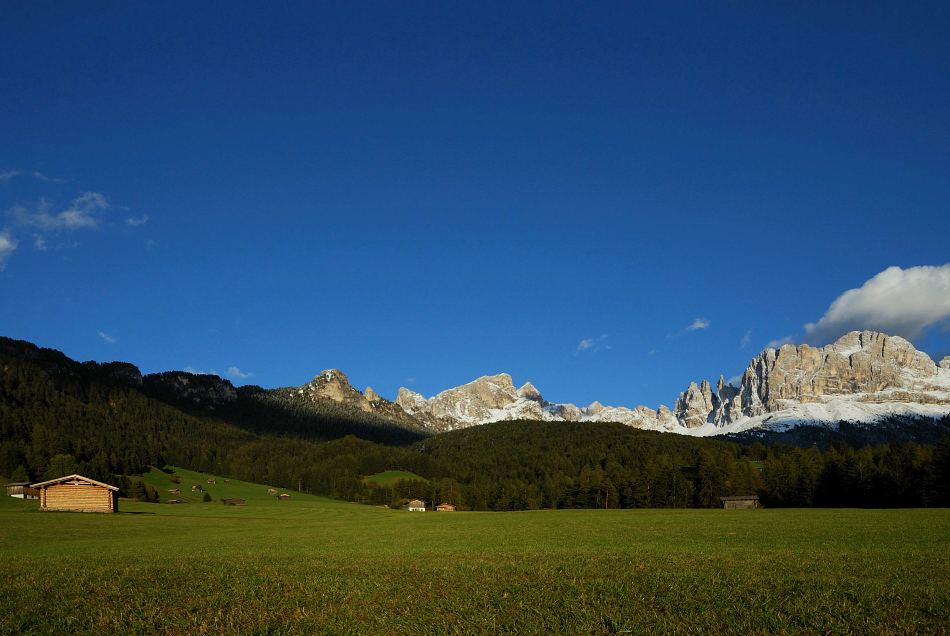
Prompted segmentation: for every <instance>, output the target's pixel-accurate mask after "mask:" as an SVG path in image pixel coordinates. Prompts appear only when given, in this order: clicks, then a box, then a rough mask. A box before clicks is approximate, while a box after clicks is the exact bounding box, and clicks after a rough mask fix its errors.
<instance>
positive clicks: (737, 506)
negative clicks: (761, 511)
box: [719, 495, 759, 510]
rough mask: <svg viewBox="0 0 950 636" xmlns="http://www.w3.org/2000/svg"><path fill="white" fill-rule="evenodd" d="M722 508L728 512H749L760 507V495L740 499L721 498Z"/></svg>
mask: <svg viewBox="0 0 950 636" xmlns="http://www.w3.org/2000/svg"><path fill="white" fill-rule="evenodd" d="M719 501H720V502H722V507H723V508H725V509H726V510H747V509H750V508H758V507H759V496H758V495H740V496H738V497H720V498H719Z"/></svg>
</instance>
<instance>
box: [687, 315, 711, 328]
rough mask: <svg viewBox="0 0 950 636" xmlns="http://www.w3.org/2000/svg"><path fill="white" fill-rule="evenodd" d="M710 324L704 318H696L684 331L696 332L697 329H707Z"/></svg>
mask: <svg viewBox="0 0 950 636" xmlns="http://www.w3.org/2000/svg"><path fill="white" fill-rule="evenodd" d="M710 324H711V323H710V322H709V320H707V319H706V318H697V319H696V320H694V321H693V324H691V325H690V326H689V327H687V328H686V329H685V331H696V330H697V329H708V328H709V325H710Z"/></svg>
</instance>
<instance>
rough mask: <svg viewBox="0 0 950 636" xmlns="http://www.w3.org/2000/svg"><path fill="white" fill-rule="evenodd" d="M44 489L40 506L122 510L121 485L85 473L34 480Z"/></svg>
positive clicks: (89, 510)
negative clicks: (112, 484)
mask: <svg viewBox="0 0 950 636" xmlns="http://www.w3.org/2000/svg"><path fill="white" fill-rule="evenodd" d="M33 488H35V489H37V490H39V491H40V510H68V511H73V512H118V511H119V489H118V488H116V487H115V486H110V485H109V484H104V483H102V482H101V481H96V480H95V479H89V478H88V477H83V476H82V475H68V476H66V477H60V478H59V479H50V480H49V481H44V482H40V483H38V484H33Z"/></svg>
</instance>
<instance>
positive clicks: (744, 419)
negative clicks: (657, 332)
mask: <svg viewBox="0 0 950 636" xmlns="http://www.w3.org/2000/svg"><path fill="white" fill-rule="evenodd" d="M396 404H398V405H399V406H401V407H402V408H403V409H404V410H405V411H406V412H407V413H409V414H410V415H413V416H414V417H428V418H436V419H438V420H442V421H443V422H445V425H444V426H443V427H442V428H443V430H449V429H452V428H464V427H467V426H474V425H478V424H484V423H488V422H496V421H500V420H511V419H534V420H549V421H550V420H555V421H560V420H566V421H589V422H620V423H623V424H627V425H630V426H635V427H637V428H644V429H651V430H660V431H671V432H677V433H685V434H690V435H702V436H705V435H720V434H725V433H734V432H741V431H747V430H750V429H756V428H762V427H766V428H769V429H774V430H781V429H784V428H788V427H791V426H795V425H797V424H799V423H807V424H816V423H829V424H831V423H835V422H839V421H852V422H872V421H875V420H878V419H881V418H884V417H889V416H895V415H897V416H921V417H940V416H943V415H947V414H950V356H948V357H947V358H944V359H943V360H942V361H941V362H940V364H939V365H938V364H935V363H934V361H933V360H931V359H930V357H929V356H928V355H927V354H925V353H923V352H921V351H917V350H916V349H915V348H914V346H913V345H912V344H911V343H910V342H908V341H907V340H904V339H903V338H900V337H897V336H893V337H892V336H887V335H885V334H881V333H877V332H873V331H863V332H858V331H853V332H851V333H848V334H846V335H844V336H842V337H841V338H840V339H839V340H838V341H837V342H835V343H833V344H830V345H828V346H826V347H821V348H816V347H810V346H808V345H800V346H798V347H796V346H794V345H791V344H788V345H784V346H782V347H781V348H779V349H777V350H776V349H766V350H765V351H763V352H762V353H761V354H760V355H759V356H758V357H757V358H754V359H753V360H752V361H751V362H750V363H749V367H748V368H747V369H746V371H745V374H744V375H743V377H742V382H741V383H740V385H739V386H738V387H734V386H731V385H728V384H726V383H725V382H724V381H723V379H722V376H720V378H719V381H718V382H717V384H716V389H715V391H714V390H713V387H712V386H711V385H710V383H709V382H708V381H706V380H704V381H703V382H702V383H701V384H699V385H697V384H696V383H695V382H694V383H691V384H690V385H689V387H688V388H687V390H686V391H684V392H683V393H681V394H680V396H679V398H678V399H677V400H676V402H675V404H674V407H673V409H672V410H671V409H669V408H667V407H666V406H660V407H659V409H657V410H655V411H654V410H653V409H650V408H648V407H645V406H638V407H636V408H634V409H629V408H626V407H612V406H607V407H605V406H603V405H601V404H600V403H599V402H594V403H593V404H591V405H590V406H587V407H582V408H579V407H577V406H574V405H573V404H556V403H551V402H547V401H546V400H544V398H542V397H541V394H540V392H538V390H537V389H536V388H535V387H534V386H532V385H531V383H530V382H529V383H527V384H525V385H524V386H522V387H521V388H520V389H516V388H515V386H514V383H513V382H512V379H511V376H509V375H508V374H506V373H502V374H499V375H494V376H485V377H482V378H479V379H477V380H475V381H474V382H470V383H468V384H465V385H462V386H460V387H456V388H454V389H449V390H447V391H443V392H442V393H439V394H438V395H436V396H434V397H431V398H428V399H426V398H424V397H423V396H422V395H420V394H418V393H415V392H413V391H410V390H408V389H405V388H402V389H400V390H399V396H398V397H397V399H396ZM430 426H431V425H430Z"/></svg>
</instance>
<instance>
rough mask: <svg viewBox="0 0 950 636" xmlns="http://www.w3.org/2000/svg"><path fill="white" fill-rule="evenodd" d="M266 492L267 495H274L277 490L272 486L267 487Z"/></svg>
mask: <svg viewBox="0 0 950 636" xmlns="http://www.w3.org/2000/svg"><path fill="white" fill-rule="evenodd" d="M267 494H268V495H276V494H277V491H276V490H274V489H273V488H268V489H267Z"/></svg>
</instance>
